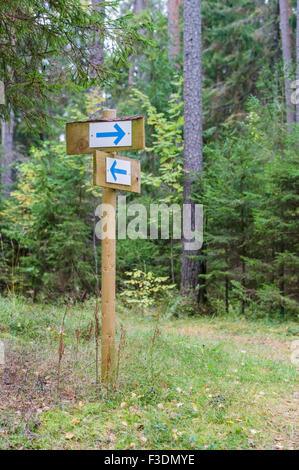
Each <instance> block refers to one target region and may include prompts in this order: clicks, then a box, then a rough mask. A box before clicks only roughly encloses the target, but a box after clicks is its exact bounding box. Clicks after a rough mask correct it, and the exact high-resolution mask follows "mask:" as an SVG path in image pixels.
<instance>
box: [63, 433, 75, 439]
mask: <svg viewBox="0 0 299 470" xmlns="http://www.w3.org/2000/svg"><path fill="white" fill-rule="evenodd" d="M73 437H74V434H73V433H71V432H67V433H66V435H65V438H66V439H73Z"/></svg>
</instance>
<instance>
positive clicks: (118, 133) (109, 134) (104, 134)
mask: <svg viewBox="0 0 299 470" xmlns="http://www.w3.org/2000/svg"><path fill="white" fill-rule="evenodd" d="M114 129H116V132H97V133H96V137H98V138H104V137H116V139H115V141H114V142H113V143H114V145H117V144H119V142H120V141H121V140H122V138H123V137H124V136H125V135H126V133H125V131H124V130H123V129H122V128H121V127H120V126H119V125H118V124H117V123H116V124H114Z"/></svg>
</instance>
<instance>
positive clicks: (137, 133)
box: [66, 115, 145, 155]
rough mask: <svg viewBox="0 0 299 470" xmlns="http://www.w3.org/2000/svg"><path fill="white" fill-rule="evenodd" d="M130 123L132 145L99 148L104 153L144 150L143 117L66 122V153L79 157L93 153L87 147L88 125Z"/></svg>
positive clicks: (91, 149) (92, 150)
mask: <svg viewBox="0 0 299 470" xmlns="http://www.w3.org/2000/svg"><path fill="white" fill-rule="evenodd" d="M117 121H132V145H131V146H129V147H122V146H120V145H119V146H114V147H99V150H103V151H105V152H117V151H123V150H143V149H144V148H145V130H144V116H141V115H138V116H127V117H122V118H115V119H96V120H89V121H77V122H68V123H67V124H66V153H67V154H68V155H81V154H86V153H94V151H95V148H94V147H92V148H91V147H89V124H90V123H94V122H117Z"/></svg>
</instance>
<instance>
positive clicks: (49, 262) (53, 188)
mask: <svg viewBox="0 0 299 470" xmlns="http://www.w3.org/2000/svg"><path fill="white" fill-rule="evenodd" d="M86 162H88V166H87V167H86ZM90 163H91V162H90V159H88V160H87V159H86V158H83V157H72V156H66V155H65V153H64V145H62V144H60V145H51V144H49V143H45V146H44V148H43V149H33V151H32V155H31V159H30V160H29V161H27V162H25V163H23V164H22V165H21V166H20V168H19V172H20V183H19V185H18V188H17V189H16V190H15V191H14V192H13V193H12V194H11V197H10V198H9V199H8V200H7V201H6V203H5V206H4V209H3V211H2V214H1V216H2V232H3V234H4V235H5V236H6V237H7V238H8V239H9V240H11V241H12V242H13V243H14V245H15V246H17V247H18V248H17V253H18V256H17V257H15V258H14V259H8V260H6V263H5V261H4V260H2V263H3V264H4V265H5V264H7V262H8V263H13V268H14V269H13V279H11V280H9V279H7V278H6V276H4V278H3V277H2V276H3V275H2V272H3V271H4V273H5V272H6V270H3V271H2V270H1V281H2V282H5V283H7V285H8V287H9V289H10V290H11V289H12V284H14V285H15V284H16V285H17V286H18V289H20V290H21V291H22V290H24V291H27V290H28V289H29V290H30V289H34V290H35V289H36V288H37V287H38V286H40V285H43V286H45V287H46V288H47V289H48V290H49V295H51V292H53V293H54V292H55V291H57V290H58V291H60V292H66V291H73V292H74V293H76V292H77V293H79V291H80V290H81V289H83V288H89V289H90V288H91V286H92V285H93V284H94V272H93V271H94V269H93V265H94V263H93V259H92V249H91V248H89V247H92V211H93V207H92V201H91V198H90V193H91V192H92V191H94V189H93V188H92V187H91V185H90V183H89V181H90V174H91V168H90ZM87 170H88V172H87ZM86 174H88V178H86ZM95 194H96V193H95ZM9 258H10V257H9Z"/></svg>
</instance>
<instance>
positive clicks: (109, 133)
mask: <svg viewBox="0 0 299 470" xmlns="http://www.w3.org/2000/svg"><path fill="white" fill-rule="evenodd" d="M144 147H145V132H144V117H143V116H139V115H138V116H130V117H125V118H116V110H114V109H106V110H104V111H103V116H102V119H98V120H92V121H79V122H71V123H68V124H67V125H66V148H67V154H68V155H77V154H86V153H93V182H94V185H96V186H102V187H103V197H102V206H103V214H102V218H104V220H105V224H102V237H101V239H102V292H101V294H102V323H101V376H102V383H103V384H106V385H107V384H109V383H110V382H111V381H112V379H113V374H114V364H115V357H114V356H115V264H116V263H115V248H116V220H115V215H116V190H122V191H130V192H134V193H140V162H139V161H138V160H134V159H131V158H125V157H120V156H118V155H116V153H115V151H116V150H121V151H123V150H141V149H144ZM107 234H109V236H107Z"/></svg>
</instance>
